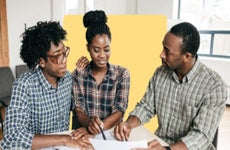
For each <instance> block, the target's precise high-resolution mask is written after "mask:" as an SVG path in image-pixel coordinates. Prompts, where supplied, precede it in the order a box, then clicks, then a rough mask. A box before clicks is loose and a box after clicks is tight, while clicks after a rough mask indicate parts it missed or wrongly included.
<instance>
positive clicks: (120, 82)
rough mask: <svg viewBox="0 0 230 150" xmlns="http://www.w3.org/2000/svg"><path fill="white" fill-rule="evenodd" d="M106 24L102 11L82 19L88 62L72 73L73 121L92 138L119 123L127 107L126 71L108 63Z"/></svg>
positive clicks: (108, 29)
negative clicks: (82, 67)
mask: <svg viewBox="0 0 230 150" xmlns="http://www.w3.org/2000/svg"><path fill="white" fill-rule="evenodd" d="M106 23H107V17H106V14H105V12H104V11H102V10H95V11H89V12H87V13H86V14H85V15H84V17H83V24H84V26H85V27H86V28H87V30H86V40H87V44H86V47H87V50H88V52H89V54H90V57H91V61H90V62H89V64H88V65H87V66H86V67H85V68H84V69H75V71H74V72H73V82H74V84H73V94H74V100H75V105H76V107H75V111H76V114H77V119H78V121H79V124H80V125H81V126H83V127H85V128H86V129H87V130H88V132H89V133H91V134H94V135H95V134H98V133H100V132H101V130H100V128H102V129H104V130H108V129H110V128H112V127H114V126H115V125H117V124H118V123H120V122H121V121H122V118H123V116H124V113H125V111H126V109H127V106H128V96H129V86H130V74H129V71H128V70H127V69H126V68H124V67H121V66H118V65H113V64H110V63H109V57H110V54H111V49H110V44H111V33H110V28H109V26H108V25H107V24H106ZM85 59H86V58H85Z"/></svg>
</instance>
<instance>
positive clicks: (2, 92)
mask: <svg viewBox="0 0 230 150" xmlns="http://www.w3.org/2000/svg"><path fill="white" fill-rule="evenodd" d="M14 80H15V78H14V75H13V73H12V71H11V69H10V67H0V102H1V103H3V104H4V105H8V104H9V102H10V98H11V91H12V85H13V82H14Z"/></svg>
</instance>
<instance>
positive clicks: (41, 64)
mask: <svg viewBox="0 0 230 150" xmlns="http://www.w3.org/2000/svg"><path fill="white" fill-rule="evenodd" d="M45 62H46V61H45V59H44V58H41V57H40V58H39V66H40V67H41V68H44V67H45V65H46V63H45Z"/></svg>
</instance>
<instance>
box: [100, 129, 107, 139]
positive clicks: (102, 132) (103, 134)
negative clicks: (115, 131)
mask: <svg viewBox="0 0 230 150" xmlns="http://www.w3.org/2000/svg"><path fill="white" fill-rule="evenodd" d="M99 128H100V130H101V134H102V136H103V139H104V140H106V137H105V133H104V131H103V129H102V128H101V126H99Z"/></svg>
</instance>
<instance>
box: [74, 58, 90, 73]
mask: <svg viewBox="0 0 230 150" xmlns="http://www.w3.org/2000/svg"><path fill="white" fill-rule="evenodd" d="M88 64H89V60H88V58H87V57H85V56H81V57H80V58H79V59H78V60H77V63H76V69H77V70H83V69H84V68H85V67H86V66H87V65H88Z"/></svg>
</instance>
